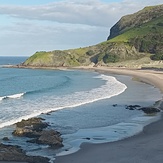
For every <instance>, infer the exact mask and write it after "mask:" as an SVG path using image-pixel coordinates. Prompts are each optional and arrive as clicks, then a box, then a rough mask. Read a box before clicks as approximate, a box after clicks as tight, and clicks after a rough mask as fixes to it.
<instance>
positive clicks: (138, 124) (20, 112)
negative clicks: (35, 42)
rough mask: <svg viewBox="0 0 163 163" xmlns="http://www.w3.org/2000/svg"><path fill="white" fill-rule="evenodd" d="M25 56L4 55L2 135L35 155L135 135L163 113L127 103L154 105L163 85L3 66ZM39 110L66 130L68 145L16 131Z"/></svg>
mask: <svg viewBox="0 0 163 163" xmlns="http://www.w3.org/2000/svg"><path fill="white" fill-rule="evenodd" d="M25 59H26V57H0V111H1V114H0V131H1V132H0V139H1V140H2V138H3V137H5V136H7V137H9V138H10V142H8V143H9V144H17V145H20V146H21V147H22V148H23V149H25V150H26V151H27V153H28V154H30V155H42V156H48V157H50V158H52V159H54V158H55V156H56V155H65V154H69V153H72V152H75V151H77V150H78V149H79V148H80V144H81V143H83V142H92V143H102V142H111V141H116V140H119V139H122V138H125V137H128V136H131V135H133V134H136V133H138V132H140V131H141V130H142V128H143V126H144V125H146V124H148V123H150V122H151V121H153V120H156V119H157V118H158V117H157V116H146V115H145V114H144V113H143V112H142V111H138V110H132V111H131V110H127V109H126V105H136V104H137V105H141V106H149V105H152V104H153V103H154V102H155V101H157V100H159V99H161V93H160V91H159V90H158V89H157V88H155V87H153V86H151V85H148V84H145V83H140V82H138V81H133V80H131V79H132V78H131V77H128V76H123V75H109V74H100V73H98V72H91V71H81V70H64V71H61V70H43V69H17V68H3V65H8V64H19V63H21V62H23V61H25ZM114 104H116V105H117V106H116V107H114V106H113V105H114ZM46 113H49V114H46ZM35 116H40V117H43V118H45V121H47V122H48V123H49V124H50V125H51V128H53V129H56V130H57V131H59V132H61V134H62V137H63V140H64V141H63V143H64V147H63V148H61V149H58V150H54V149H51V148H49V147H48V146H45V145H35V144H31V143H27V142H26V141H25V140H26V138H15V137H13V136H12V134H11V133H12V131H13V128H14V126H13V124H14V123H16V122H18V121H21V120H22V119H28V118H31V117H35ZM88 138H89V139H88ZM5 143H6V142H5Z"/></svg>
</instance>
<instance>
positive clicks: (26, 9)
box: [0, 0, 161, 27]
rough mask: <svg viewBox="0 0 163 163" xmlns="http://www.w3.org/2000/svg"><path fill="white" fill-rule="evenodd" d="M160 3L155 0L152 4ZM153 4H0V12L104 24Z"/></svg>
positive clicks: (94, 24) (134, 1)
mask: <svg viewBox="0 0 163 163" xmlns="http://www.w3.org/2000/svg"><path fill="white" fill-rule="evenodd" d="M159 2H160V3H161V1H160V0H156V1H155V4H156V3H159ZM150 4H153V3H152V1H148V2H143V3H142V1H140V0H137V1H136V0H133V1H131V0H124V1H122V2H119V3H106V2H101V1H98V0H94V1H92V0H88V1H82V2H81V1H61V2H60V1H58V2H54V3H50V4H46V5H37V6H13V5H10V6H9V5H0V14H6V15H9V16H11V17H17V18H25V19H29V20H30V19H35V20H48V21H53V22H59V23H70V24H86V25H91V26H105V27H108V26H110V25H111V24H113V23H114V22H115V20H116V21H117V20H118V19H119V18H120V17H121V16H122V15H124V14H129V13H133V12H135V11H137V10H138V9H140V8H143V7H144V6H145V5H150Z"/></svg>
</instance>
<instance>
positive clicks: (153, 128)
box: [55, 67, 163, 163]
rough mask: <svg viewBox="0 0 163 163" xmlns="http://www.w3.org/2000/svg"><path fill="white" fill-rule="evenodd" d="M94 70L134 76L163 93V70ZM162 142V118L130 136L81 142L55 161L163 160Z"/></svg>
mask: <svg viewBox="0 0 163 163" xmlns="http://www.w3.org/2000/svg"><path fill="white" fill-rule="evenodd" d="M82 68H83V67H82ZM84 69H87V68H86V67H84ZM91 70H95V71H100V72H109V73H113V74H121V75H129V76H133V77H136V78H139V80H140V81H143V82H145V83H148V84H152V85H154V86H155V87H158V88H159V89H160V91H161V92H162V93H163V71H153V70H127V69H117V68H111V69H110V68H106V67H99V68H91ZM160 108H161V109H162V110H163V101H162V102H160ZM162 142H163V117H162V118H161V119H160V120H159V121H157V122H154V123H152V124H150V125H148V126H146V127H145V128H144V130H143V131H142V132H141V133H139V134H138V135H135V136H132V137H130V138H126V139H124V140H120V141H117V142H112V143H104V144H88V143H85V144H82V145H81V149H80V150H79V151H78V152H76V153H73V154H70V155H67V156H60V157H57V158H56V161H55V163H131V162H132V163H154V162H155V163H162V162H163V156H162V153H163V144H162Z"/></svg>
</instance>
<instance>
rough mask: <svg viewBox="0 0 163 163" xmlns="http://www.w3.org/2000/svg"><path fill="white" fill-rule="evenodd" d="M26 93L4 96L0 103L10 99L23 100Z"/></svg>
mask: <svg viewBox="0 0 163 163" xmlns="http://www.w3.org/2000/svg"><path fill="white" fill-rule="evenodd" d="M24 94H25V93H19V94H13V95H8V96H3V97H0V101H2V100H4V99H8V98H11V99H16V98H21V97H22V96H23V95H24Z"/></svg>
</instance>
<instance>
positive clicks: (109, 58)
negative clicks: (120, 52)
mask: <svg viewBox="0 0 163 163" xmlns="http://www.w3.org/2000/svg"><path fill="white" fill-rule="evenodd" d="M103 60H104V63H115V62H118V61H119V58H118V56H117V55H109V54H106V55H105V56H104V58H103Z"/></svg>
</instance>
